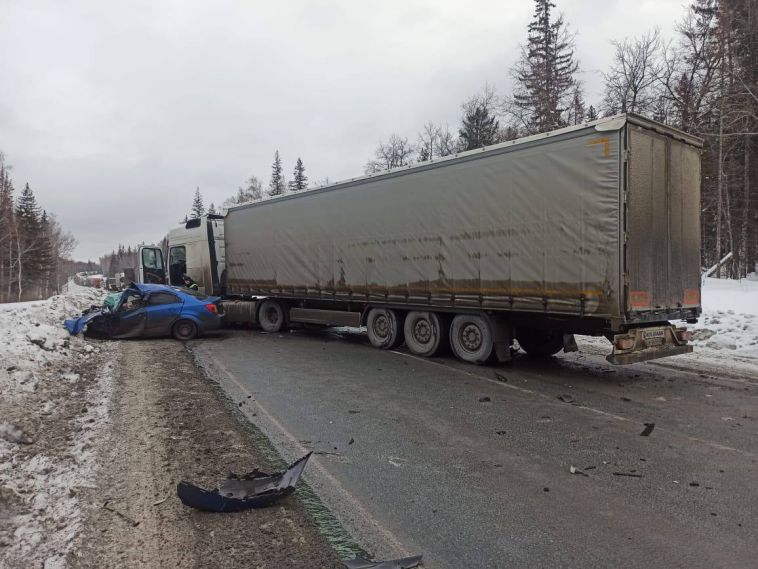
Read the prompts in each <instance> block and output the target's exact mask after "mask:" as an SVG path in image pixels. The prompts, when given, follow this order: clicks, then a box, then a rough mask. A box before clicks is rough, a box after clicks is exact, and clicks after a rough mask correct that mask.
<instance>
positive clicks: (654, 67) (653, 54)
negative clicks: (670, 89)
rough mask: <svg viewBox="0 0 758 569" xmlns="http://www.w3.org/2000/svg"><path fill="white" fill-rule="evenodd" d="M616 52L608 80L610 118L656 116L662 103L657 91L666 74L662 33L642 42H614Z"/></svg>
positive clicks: (640, 39) (605, 76)
mask: <svg viewBox="0 0 758 569" xmlns="http://www.w3.org/2000/svg"><path fill="white" fill-rule="evenodd" d="M611 43H612V44H613V46H614V47H615V48H616V53H615V55H614V59H613V64H612V65H611V68H610V69H609V70H608V72H607V73H603V79H604V80H605V98H604V101H603V107H604V110H605V112H606V114H616V113H637V114H641V115H648V116H652V114H653V111H654V108H655V105H656V103H657V101H658V92H657V87H658V85H659V77H660V75H661V72H662V71H663V64H662V63H661V57H660V48H661V40H660V35H659V32H658V30H657V29H656V30H653V31H650V32H648V33H646V34H644V35H642V36H640V37H638V38H633V39H628V38H627V39H624V40H623V41H620V42H619V41H613V42H611Z"/></svg>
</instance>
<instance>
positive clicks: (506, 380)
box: [495, 372, 508, 383]
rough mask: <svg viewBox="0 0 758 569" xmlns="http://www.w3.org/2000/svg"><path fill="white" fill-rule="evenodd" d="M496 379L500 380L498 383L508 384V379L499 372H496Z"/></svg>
mask: <svg viewBox="0 0 758 569" xmlns="http://www.w3.org/2000/svg"><path fill="white" fill-rule="evenodd" d="M495 379H496V380H498V381H500V382H502V383H507V382H508V378H507V377H505V376H504V375H502V374H500V373H497V372H495Z"/></svg>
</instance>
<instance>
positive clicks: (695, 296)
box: [684, 288, 700, 304]
mask: <svg viewBox="0 0 758 569" xmlns="http://www.w3.org/2000/svg"><path fill="white" fill-rule="evenodd" d="M684 304H700V289H698V288H686V289H684Z"/></svg>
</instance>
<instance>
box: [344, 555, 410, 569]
mask: <svg viewBox="0 0 758 569" xmlns="http://www.w3.org/2000/svg"><path fill="white" fill-rule="evenodd" d="M422 557H423V556H422V555H416V556H415V557H405V558H403V559H391V560H388V561H369V560H368V559H364V558H362V557H356V558H355V559H345V560H344V561H343V563H344V564H345V567H346V568H347V569H412V568H413V567H418V565H419V563H421V558H422Z"/></svg>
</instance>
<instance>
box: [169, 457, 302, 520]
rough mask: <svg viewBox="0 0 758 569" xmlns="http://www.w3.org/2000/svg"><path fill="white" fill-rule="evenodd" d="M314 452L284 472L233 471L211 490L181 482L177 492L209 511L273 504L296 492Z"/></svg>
mask: <svg viewBox="0 0 758 569" xmlns="http://www.w3.org/2000/svg"><path fill="white" fill-rule="evenodd" d="M311 454H313V453H310V452H309V453H308V454H306V455H305V456H304V457H303V458H301V459H299V460H297V461H295V462H293V463H292V464H291V465H290V466H289V468H287V470H285V471H284V472H279V473H276V474H265V473H263V472H260V471H258V470H255V471H253V472H251V473H249V474H246V475H244V476H239V477H238V476H236V475H233V474H231V475H230V477H229V478H228V479H226V480H224V481H222V482H220V483H219V487H218V489H215V490H212V491H211V490H205V489H203V488H200V487H198V486H195V485H194V484H190V483H189V482H180V483H179V484H178V485H177V487H176V493H177V495H178V496H179V499H180V500H181V501H182V503H183V504H184V505H185V506H190V507H192V508H196V509H198V510H204V511H207V512H238V511H241V510H247V509H250V508H263V507H266V506H270V505H272V504H273V503H274V502H276V501H277V500H279V499H280V498H284V497H285V496H288V495H290V494H291V493H292V492H294V491H295V485H296V484H297V482H298V480H299V479H300V476H301V474H302V473H303V470H305V465H306V464H307V463H308V459H309V458H310V456H311Z"/></svg>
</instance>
